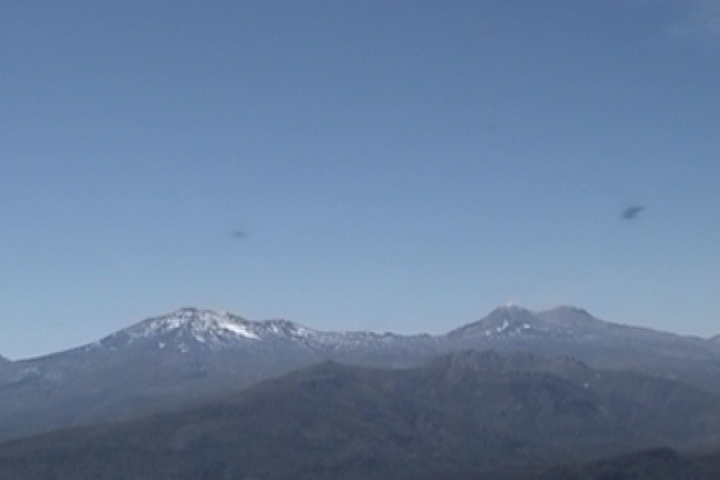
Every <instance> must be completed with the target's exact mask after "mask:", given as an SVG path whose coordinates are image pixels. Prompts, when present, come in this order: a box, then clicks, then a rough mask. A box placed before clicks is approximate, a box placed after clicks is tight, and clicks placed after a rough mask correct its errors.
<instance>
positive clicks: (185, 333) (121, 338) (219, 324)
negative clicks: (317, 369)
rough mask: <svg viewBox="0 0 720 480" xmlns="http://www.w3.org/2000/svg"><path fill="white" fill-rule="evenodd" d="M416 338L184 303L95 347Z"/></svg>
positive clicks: (370, 346) (349, 345) (368, 344)
mask: <svg viewBox="0 0 720 480" xmlns="http://www.w3.org/2000/svg"><path fill="white" fill-rule="evenodd" d="M418 337H419V338H427V337H428V336H427V335H424V336H423V335H421V336H418ZM412 338H413V337H412V336H405V337H403V336H400V335H395V334H391V333H386V334H382V335H380V334H376V333H372V332H321V331H318V330H313V329H311V328H309V327H306V326H304V325H301V324H299V323H295V322H291V321H288V320H265V321H260V322H256V321H251V320H247V319H245V318H243V317H240V316H237V315H233V314H231V313H228V312H215V311H213V310H202V309H197V308H182V309H180V310H177V311H175V312H172V313H170V314H168V315H163V316H160V317H153V318H149V319H147V320H143V321H142V322H139V323H137V324H135V325H132V326H130V327H128V328H126V329H124V330H120V331H118V332H116V333H113V334H112V335H109V336H107V337H105V338H103V339H102V340H100V341H99V342H98V343H97V344H96V347H101V348H106V349H110V350H117V349H122V348H127V347H130V346H133V345H136V344H143V345H144V346H146V347H148V348H155V347H156V348H158V349H171V350H172V349H174V350H177V351H179V352H181V353H185V352H190V351H191V350H192V351H198V350H200V351H213V350H221V349H228V348H246V349H253V348H256V347H259V346H262V345H265V344H268V343H277V342H285V343H290V344H292V345H293V346H295V347H300V348H302V349H305V350H308V351H314V352H324V351H339V350H347V351H354V350H356V351H366V350H375V349H377V348H381V349H382V348H383V346H384V345H388V344H389V343H393V342H397V341H403V340H405V341H407V340H408V339H412Z"/></svg>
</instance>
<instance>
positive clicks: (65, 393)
mask: <svg viewBox="0 0 720 480" xmlns="http://www.w3.org/2000/svg"><path fill="white" fill-rule="evenodd" d="M464 349H477V350H484V349H494V350H497V351H500V352H513V351H527V352H533V353H535V354H537V355H541V356H548V355H549V356H554V355H568V356H572V357H575V358H578V359H580V360H582V361H583V362H585V363H587V364H588V365H590V366H591V367H594V368H605V369H633V370H636V371H639V372H642V373H647V374H651V375H656V376H660V377H663V378H669V379H677V378H681V379H683V381H685V382H688V383H690V384H693V385H695V386H697V387H699V388H703V389H707V390H709V391H711V392H715V393H720V342H717V341H711V340H704V339H700V338H695V337H684V336H680V335H674V334H670V333H664V332H656V331H652V330H648V329H643V328H635V327H628V326H624V325H618V324H614V323H610V322H605V321H602V320H598V319H596V318H594V317H592V316H591V315H590V314H588V313H587V312H585V311H584V310H580V309H576V308H572V307H559V308H556V309H553V310H549V311H545V312H530V311H528V310H525V309H522V308H518V307H506V308H498V309H496V310H494V311H493V312H491V313H490V314H489V315H488V316H487V317H485V318H484V319H482V320H480V321H477V322H474V323H471V324H468V325H465V326H463V327H461V328H458V329H456V330H454V331H452V332H449V333H447V334H445V335H437V336H431V335H425V334H423V335H410V336H402V335H395V334H391V333H386V334H377V333H372V332H320V331H317V330H313V329H310V328H308V327H305V326H302V325H299V324H297V323H294V322H290V321H286V320H268V321H263V322H254V321H250V320H246V319H244V318H242V317H238V316H236V315H232V314H229V313H217V312H213V311H209V310H198V309H194V308H186V309H181V310H178V311H177V312H173V313H171V314H168V315H164V316H160V317H155V318H150V319H147V320H144V321H142V322H139V323H137V324H135V325H132V326H130V327H129V328H127V329H124V330H121V331H119V332H116V333H114V334H112V335H109V336H108V337H105V338H104V339H102V340H100V341H98V342H95V343H92V344H89V345H86V346H83V347H80V348H77V349H74V350H70V351H66V352H60V353H57V354H53V355H49V356H46V357H41V358H34V359H29V360H23V361H14V362H0V440H2V439H9V438H13V437H17V436H21V435H26V434H30V433H36V432H42V431H47V430H51V429H54V428H61V427H67V426H72V425H80V424H91V423H94V422H99V421H108V420H120V419H128V418H131V417H133V416H138V415H143V414H148V413H151V412H157V411H161V410H166V409H169V408H170V409H171V408H178V407H182V406H184V405H188V404H190V403H192V402H195V401H197V400H198V399H201V398H210V397H212V396H215V395H217V394H220V393H222V392H225V391H231V390H237V389H239V388H243V387H248V386H251V385H254V384H256V383H258V382H260V381H263V380H266V379H270V378H276V377H278V376H280V375H284V374H286V373H288V372H290V371H292V370H295V369H297V368H301V367H305V366H309V365H312V364H315V363H318V362H321V361H325V360H332V361H335V362H340V363H345V364H351V365H365V366H377V367H393V368H407V367H412V366H418V365H421V364H423V363H425V362H427V361H428V360H429V359H430V358H433V357H435V356H437V355H442V354H448V353H451V352H456V351H461V350H464Z"/></svg>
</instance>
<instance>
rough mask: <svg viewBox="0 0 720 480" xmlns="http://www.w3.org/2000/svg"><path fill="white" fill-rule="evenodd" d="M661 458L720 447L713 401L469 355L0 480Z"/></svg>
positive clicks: (68, 436) (26, 464)
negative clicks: (655, 453)
mask: <svg viewBox="0 0 720 480" xmlns="http://www.w3.org/2000/svg"><path fill="white" fill-rule="evenodd" d="M661 446H671V447H673V448H679V449H697V448H709V447H720V398H718V397H716V396H714V395H711V394H709V393H706V392H704V391H702V390H699V389H695V388H693V387H690V386H686V385H684V384H681V383H679V382H676V381H672V380H667V379H660V378H655V377H651V376H648V375H642V374H638V373H632V372H613V371H602V370H595V369H592V368H589V367H587V366H586V365H584V364H583V363H581V362H578V361H576V360H573V359H570V358H567V357H558V358H552V359H542V358H537V357H535V356H533V355H529V354H514V355H499V354H497V353H495V352H492V351H490V352H487V351H486V352H472V351H471V352H461V353H457V354H453V355H450V356H445V357H440V358H437V359H435V360H433V361H432V362H430V363H428V364H427V365H425V366H422V367H418V368H413V369H407V370H398V369H378V368H369V367H357V366H347V365H340V364H337V363H333V362H325V363H322V364H319V365H316V366H313V367H310V368H307V369H303V370H300V371H297V372H295V373H292V374H290V375H287V376H284V377H282V378H280V379H277V380H271V381H267V382H264V383H262V384H260V385H257V386H255V387H253V388H250V389H248V390H245V391H242V392H239V393H236V394H233V395H226V396H223V397H221V398H218V399H215V400H213V401H211V402H207V403H203V404H202V405H198V406H197V407H196V408H193V409H191V410H185V411H180V412H176V413H174V414H165V415H159V416H153V417H149V418H146V419H142V420H136V421H133V422H126V423H121V424H115V425H102V426H94V427H85V428H79V429H73V430H64V431H57V432H53V433H50V434H46V435H43V436H39V437H31V438H26V439H21V440H16V441H12V442H9V443H6V444H4V445H2V446H0V479H11V478H12V479H16V478H23V479H27V480H40V479H43V480H50V479H54V480H64V479H68V480H69V479H73V480H75V479H78V478H93V479H99V480H103V479H144V480H165V479H191V478H192V479H198V478H200V479H204V478H206V479H218V478H220V479H236V478H237V479H247V478H253V479H258V480H259V479H298V480H302V479H305V480H311V479H312V480H316V479H318V480H319V479H355V478H358V479H359V478H378V479H380V478H391V477H398V478H399V477H402V476H408V475H415V476H418V475H431V474H436V475H443V476H450V475H454V474H458V475H459V474H471V473H475V474H480V473H482V472H496V473H497V472H498V471H504V470H508V469H518V468H522V469H524V468H529V467H531V466H533V465H535V466H542V465H545V466H547V465H552V464H559V463H564V462H568V461H577V460H581V459H586V460H590V459H599V458H603V457H608V456H611V455H617V454H622V453H626V452H631V451H637V450H638V449H643V448H652V447H661ZM448 478H450V477H448Z"/></svg>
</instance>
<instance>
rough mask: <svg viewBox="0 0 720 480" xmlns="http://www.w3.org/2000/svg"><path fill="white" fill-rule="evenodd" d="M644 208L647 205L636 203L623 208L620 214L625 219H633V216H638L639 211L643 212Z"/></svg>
mask: <svg viewBox="0 0 720 480" xmlns="http://www.w3.org/2000/svg"><path fill="white" fill-rule="evenodd" d="M643 210H645V207H642V206H640V205H634V206H632V207H628V208H626V209H625V210H623V212H622V214H621V215H620V216H621V217H622V218H624V219H625V220H632V219H633V218H635V217H637V215H638V213H640V212H642V211H643Z"/></svg>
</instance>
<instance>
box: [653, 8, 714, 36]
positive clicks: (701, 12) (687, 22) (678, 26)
mask: <svg viewBox="0 0 720 480" xmlns="http://www.w3.org/2000/svg"><path fill="white" fill-rule="evenodd" d="M687 3H688V4H689V8H688V10H687V13H686V14H685V16H684V17H683V18H682V19H680V20H679V21H678V22H677V23H674V24H672V25H669V26H668V27H667V29H666V30H667V33H668V34H669V35H671V36H674V37H717V36H720V0H699V1H692V2H687Z"/></svg>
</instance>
